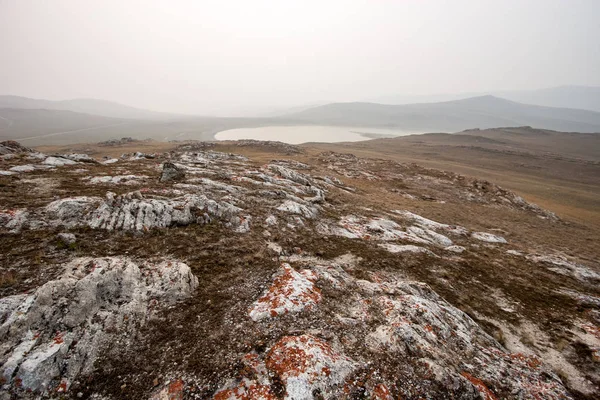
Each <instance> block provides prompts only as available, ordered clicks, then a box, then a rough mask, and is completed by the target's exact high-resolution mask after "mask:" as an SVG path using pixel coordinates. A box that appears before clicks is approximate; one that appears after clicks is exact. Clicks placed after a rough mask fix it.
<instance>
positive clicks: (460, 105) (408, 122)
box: [286, 96, 600, 132]
mask: <svg viewBox="0 0 600 400" xmlns="http://www.w3.org/2000/svg"><path fill="white" fill-rule="evenodd" d="M286 117H287V118H288V119H291V120H296V121H302V122H305V123H312V124H328V125H346V126H385V127H397V128H400V129H405V130H406V129H414V130H418V131H443V132H454V131H459V130H464V129H471V128H482V129H484V128H494V127H499V126H521V125H530V126H534V127H536V128H542V129H553V130H560V131H576V132H600V112H593V111H585V110H576V109H567V108H552V107H543V106H534V105H528V104H521V103H516V102H513V101H509V100H505V99H501V98H497V97H494V96H481V97H473V98H468V99H463V100H455V101H448V102H441V103H423V104H407V105H385V104H376V103H332V104H327V105H324V106H320V107H314V108H311V109H308V110H305V111H302V112H299V113H294V114H289V115H287V116H286Z"/></svg>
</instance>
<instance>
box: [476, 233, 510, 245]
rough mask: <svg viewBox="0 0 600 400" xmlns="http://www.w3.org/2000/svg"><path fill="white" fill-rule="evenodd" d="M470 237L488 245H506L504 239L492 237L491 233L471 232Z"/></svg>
mask: <svg viewBox="0 0 600 400" xmlns="http://www.w3.org/2000/svg"><path fill="white" fill-rule="evenodd" d="M471 237H472V238H474V239H477V240H481V241H482V242H488V243H507V242H506V239H504V238H503V237H502V236H496V235H492V234H491V233H487V232H473V233H472V234H471Z"/></svg>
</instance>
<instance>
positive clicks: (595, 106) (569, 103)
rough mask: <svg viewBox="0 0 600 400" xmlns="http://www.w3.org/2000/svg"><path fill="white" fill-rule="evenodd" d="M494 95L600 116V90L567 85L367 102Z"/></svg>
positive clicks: (403, 96) (379, 99)
mask: <svg viewBox="0 0 600 400" xmlns="http://www.w3.org/2000/svg"><path fill="white" fill-rule="evenodd" d="M485 95H492V96H496V97H501V98H503V99H507V100H512V101H516V102H518V103H526V104H534V105H538V106H546V107H559V108H580V109H582V110H590V111H598V112H600V87H598V86H577V85H565V86H556V87H550V88H543V89H537V90H500V91H490V92H478V93H474V92H470V93H447V94H438V95H421V96H418V95H406V94H395V95H388V96H379V97H374V98H370V99H368V100H366V101H367V102H373V103H383V104H411V103H435V102H442V101H452V100H461V99H466V98H469V97H478V96H485Z"/></svg>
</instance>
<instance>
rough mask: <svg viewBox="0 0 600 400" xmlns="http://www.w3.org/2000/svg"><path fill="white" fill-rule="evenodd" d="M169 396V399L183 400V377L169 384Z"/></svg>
mask: <svg viewBox="0 0 600 400" xmlns="http://www.w3.org/2000/svg"><path fill="white" fill-rule="evenodd" d="M167 396H168V399H169V400H183V381H182V380H181V379H177V380H175V381H173V382H171V383H170V384H169V387H168V389H167Z"/></svg>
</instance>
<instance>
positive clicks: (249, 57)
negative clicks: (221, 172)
mask: <svg viewBox="0 0 600 400" xmlns="http://www.w3.org/2000/svg"><path fill="white" fill-rule="evenodd" d="M599 21H600V0H589V1H584V0H564V1H553V0H530V1H528V0H496V1H484V0H466V1H458V0H449V1H441V0H440V1H433V0H396V1H392V0H369V1H352V0H343V1H328V0H319V1H311V0H302V1H284V0H273V1H260V0H241V1H227V0H219V1H200V0H189V1H183V0H180V1H176V0H168V1H167V0H165V1H160V2H159V1H150V0H139V1H133V0H129V1H128V0H119V1H110V0H102V1H101V0H97V1H96V0H64V1H63V0H52V1H45V0H44V1H42V0H40V1H30V0H0V94H15V95H21V96H28V97H36V98H47V99H56V100H58V99H67V98H76V97H92V98H101V99H107V100H114V101H119V102H122V103H125V104H129V105H134V106H138V107H143V108H150V109H155V110H160V111H172V112H184V113H202V114H220V115H224V114H232V113H238V114H239V113H242V112H243V113H253V112H258V111H262V110H267V109H273V108H278V107H281V108H285V107H289V106H293V105H302V104H310V103H315V102H322V101H356V100H364V99H368V98H373V97H377V96H381V95H388V94H396V93H406V94H436V93H454V92H483V91H488V90H505V89H533V88H541V87H548V86H558V85H564V84H580V85H594V86H598V85H600V22H599Z"/></svg>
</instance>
